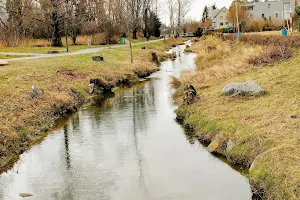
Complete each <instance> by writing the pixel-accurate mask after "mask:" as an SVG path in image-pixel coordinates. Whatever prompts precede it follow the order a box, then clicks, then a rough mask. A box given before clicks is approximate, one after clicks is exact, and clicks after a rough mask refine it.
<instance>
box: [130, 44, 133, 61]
mask: <svg viewBox="0 0 300 200" xmlns="http://www.w3.org/2000/svg"><path fill="white" fill-rule="evenodd" d="M129 46H130V57H131V63H133V56H132V45H131V40H130V39H129Z"/></svg>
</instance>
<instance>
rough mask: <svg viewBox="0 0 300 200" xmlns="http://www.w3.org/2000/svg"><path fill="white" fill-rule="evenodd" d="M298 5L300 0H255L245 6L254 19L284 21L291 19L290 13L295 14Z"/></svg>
mask: <svg viewBox="0 0 300 200" xmlns="http://www.w3.org/2000/svg"><path fill="white" fill-rule="evenodd" d="M296 3H299V0H273V1H270V0H269V1H268V0H265V1H258V0H253V1H250V2H248V3H247V4H246V5H245V6H246V7H247V9H248V10H249V12H250V16H251V17H252V18H253V19H267V20H273V21H274V20H275V21H276V20H277V21H283V20H284V19H289V18H290V13H294V11H295V5H296ZM298 5H299V4H298Z"/></svg>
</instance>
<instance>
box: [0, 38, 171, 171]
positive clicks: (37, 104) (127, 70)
mask: <svg viewBox="0 0 300 200" xmlns="http://www.w3.org/2000/svg"><path fill="white" fill-rule="evenodd" d="M174 42H175V41H172V40H170V41H168V42H167V44H165V45H164V44H163V42H162V41H161V42H157V43H149V44H144V45H143V46H146V49H145V50H142V49H141V45H137V46H134V48H133V55H134V63H133V64H131V63H130V51H129V47H123V48H119V49H105V50H103V51H101V52H99V53H95V54H87V55H77V56H69V57H59V58H46V59H36V60H25V61H14V62H10V65H8V66H3V67H0V102H1V105H0V155H1V156H0V171H2V170H3V169H4V168H3V167H4V166H5V165H6V164H7V163H8V161H10V160H12V159H13V158H15V157H16V155H17V154H19V153H22V152H23V151H24V150H25V149H26V148H28V146H29V145H30V144H31V142H32V141H35V140H37V139H38V138H40V137H41V135H43V134H42V133H43V132H45V131H47V130H49V129H51V127H52V126H53V124H54V122H55V120H56V119H57V118H58V117H60V112H62V111H68V110H70V111H72V110H74V109H76V107H78V105H80V103H82V101H85V100H86V99H88V98H89V97H90V95H89V93H88V91H89V81H90V79H93V78H100V79H102V80H104V81H105V82H106V83H109V84H111V85H115V84H116V82H117V80H122V79H130V80H134V79H137V78H138V77H137V74H140V75H143V74H148V73H151V72H154V71H156V70H158V68H157V67H156V65H155V64H154V63H152V62H151V52H152V51H156V52H160V51H162V50H164V48H165V49H167V48H168V47H169V46H171V44H173V43H174ZM94 55H102V56H103V57H104V62H101V63H99V62H95V61H92V56H94ZM32 86H37V87H39V88H41V89H42V90H43V91H44V95H43V98H38V99H32V98H31V97H30V91H31V87H32ZM75 90H76V91H77V92H78V94H77V93H76V92H75V93H74V91H75Z"/></svg>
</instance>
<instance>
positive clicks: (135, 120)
mask: <svg viewBox="0 0 300 200" xmlns="http://www.w3.org/2000/svg"><path fill="white" fill-rule="evenodd" d="M137 94H139V92H138V90H137V89H136V88H133V101H132V117H133V140H134V147H135V151H136V157H137V165H138V168H139V172H140V175H139V177H140V185H142V186H143V187H144V189H145V191H146V192H147V185H146V180H145V175H144V169H143V160H142V155H141V152H140V150H139V138H138V135H137V134H138V131H137V124H140V123H141V121H140V119H141V118H139V115H140V114H139V113H141V112H139V110H137V109H138V107H139V106H141V107H144V103H145V102H144V101H143V99H142V98H141V99H138V98H137ZM139 104H141V105H139ZM137 113H138V114H137ZM141 120H142V121H144V120H143V118H142V119H141Z"/></svg>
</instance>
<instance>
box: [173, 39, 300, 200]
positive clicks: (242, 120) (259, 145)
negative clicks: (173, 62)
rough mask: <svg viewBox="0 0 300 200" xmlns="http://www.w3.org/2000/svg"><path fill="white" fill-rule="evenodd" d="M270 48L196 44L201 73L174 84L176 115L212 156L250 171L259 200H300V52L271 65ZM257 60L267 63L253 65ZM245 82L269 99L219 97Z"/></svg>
mask: <svg viewBox="0 0 300 200" xmlns="http://www.w3.org/2000/svg"><path fill="white" fill-rule="evenodd" d="M269 48H270V47H265V46H257V45H254V44H249V43H242V42H234V41H227V42H224V41H221V40H220V39H217V38H213V37H207V38H205V39H202V40H201V41H200V42H199V43H196V44H194V45H193V46H192V50H193V52H196V53H197V54H198V57H197V58H196V64H197V71H196V72H187V73H185V74H183V75H182V77H181V78H180V79H179V80H175V81H174V84H175V85H176V86H177V88H178V89H177V93H176V94H175V96H174V98H175V100H176V102H177V103H178V104H179V105H180V106H179V108H178V110H177V115H178V116H179V117H180V118H184V124H185V126H187V127H189V128H192V129H194V130H195V132H196V134H197V137H198V138H199V140H202V141H205V142H207V143H208V144H209V145H208V150H209V151H211V152H213V153H218V154H222V155H224V156H226V157H227V159H228V160H229V161H230V162H232V163H236V164H237V163H238V164H243V165H245V166H247V167H249V169H250V170H249V175H248V176H249V180H250V182H251V185H252V187H253V192H254V194H255V195H256V196H258V197H260V198H263V199H293V200H294V199H295V200H296V199H300V156H299V155H300V134H299V126H300V125H299V124H300V106H299V102H300V87H299V85H300V79H299V77H300V70H299V61H300V60H299V57H298V56H297V55H298V54H299V50H297V49H295V50H294V52H293V54H294V55H293V56H292V57H291V58H289V57H290V56H287V57H282V59H279V60H276V61H274V60H273V59H272V58H273V57H272V56H271V57H270V58H271V61H272V62H269V61H270V60H269V58H266V57H268V56H270V55H272V54H268V53H265V50H266V49H269ZM274 51H277V50H274ZM274 51H271V52H274ZM283 56H284V55H283ZM257 59H258V60H261V59H265V60H269V61H268V62H267V63H266V62H261V63H257V62H253V60H254V61H257ZM274 59H276V56H275V57H274ZM286 59H287V60H286ZM273 61H274V62H273ZM254 65H255V66H254ZM245 81H256V82H257V83H259V85H260V86H261V87H263V88H264V89H265V90H266V94H265V95H264V96H261V97H227V96H222V95H221V91H222V89H223V87H224V86H225V85H226V84H228V83H232V82H240V83H241V82H245ZM188 84H191V85H193V86H194V87H195V89H196V91H197V92H198V95H199V98H198V100H197V101H196V102H195V103H193V104H191V105H186V104H185V103H184V102H183V99H182V96H183V93H184V87H185V86H186V85H188Z"/></svg>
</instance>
